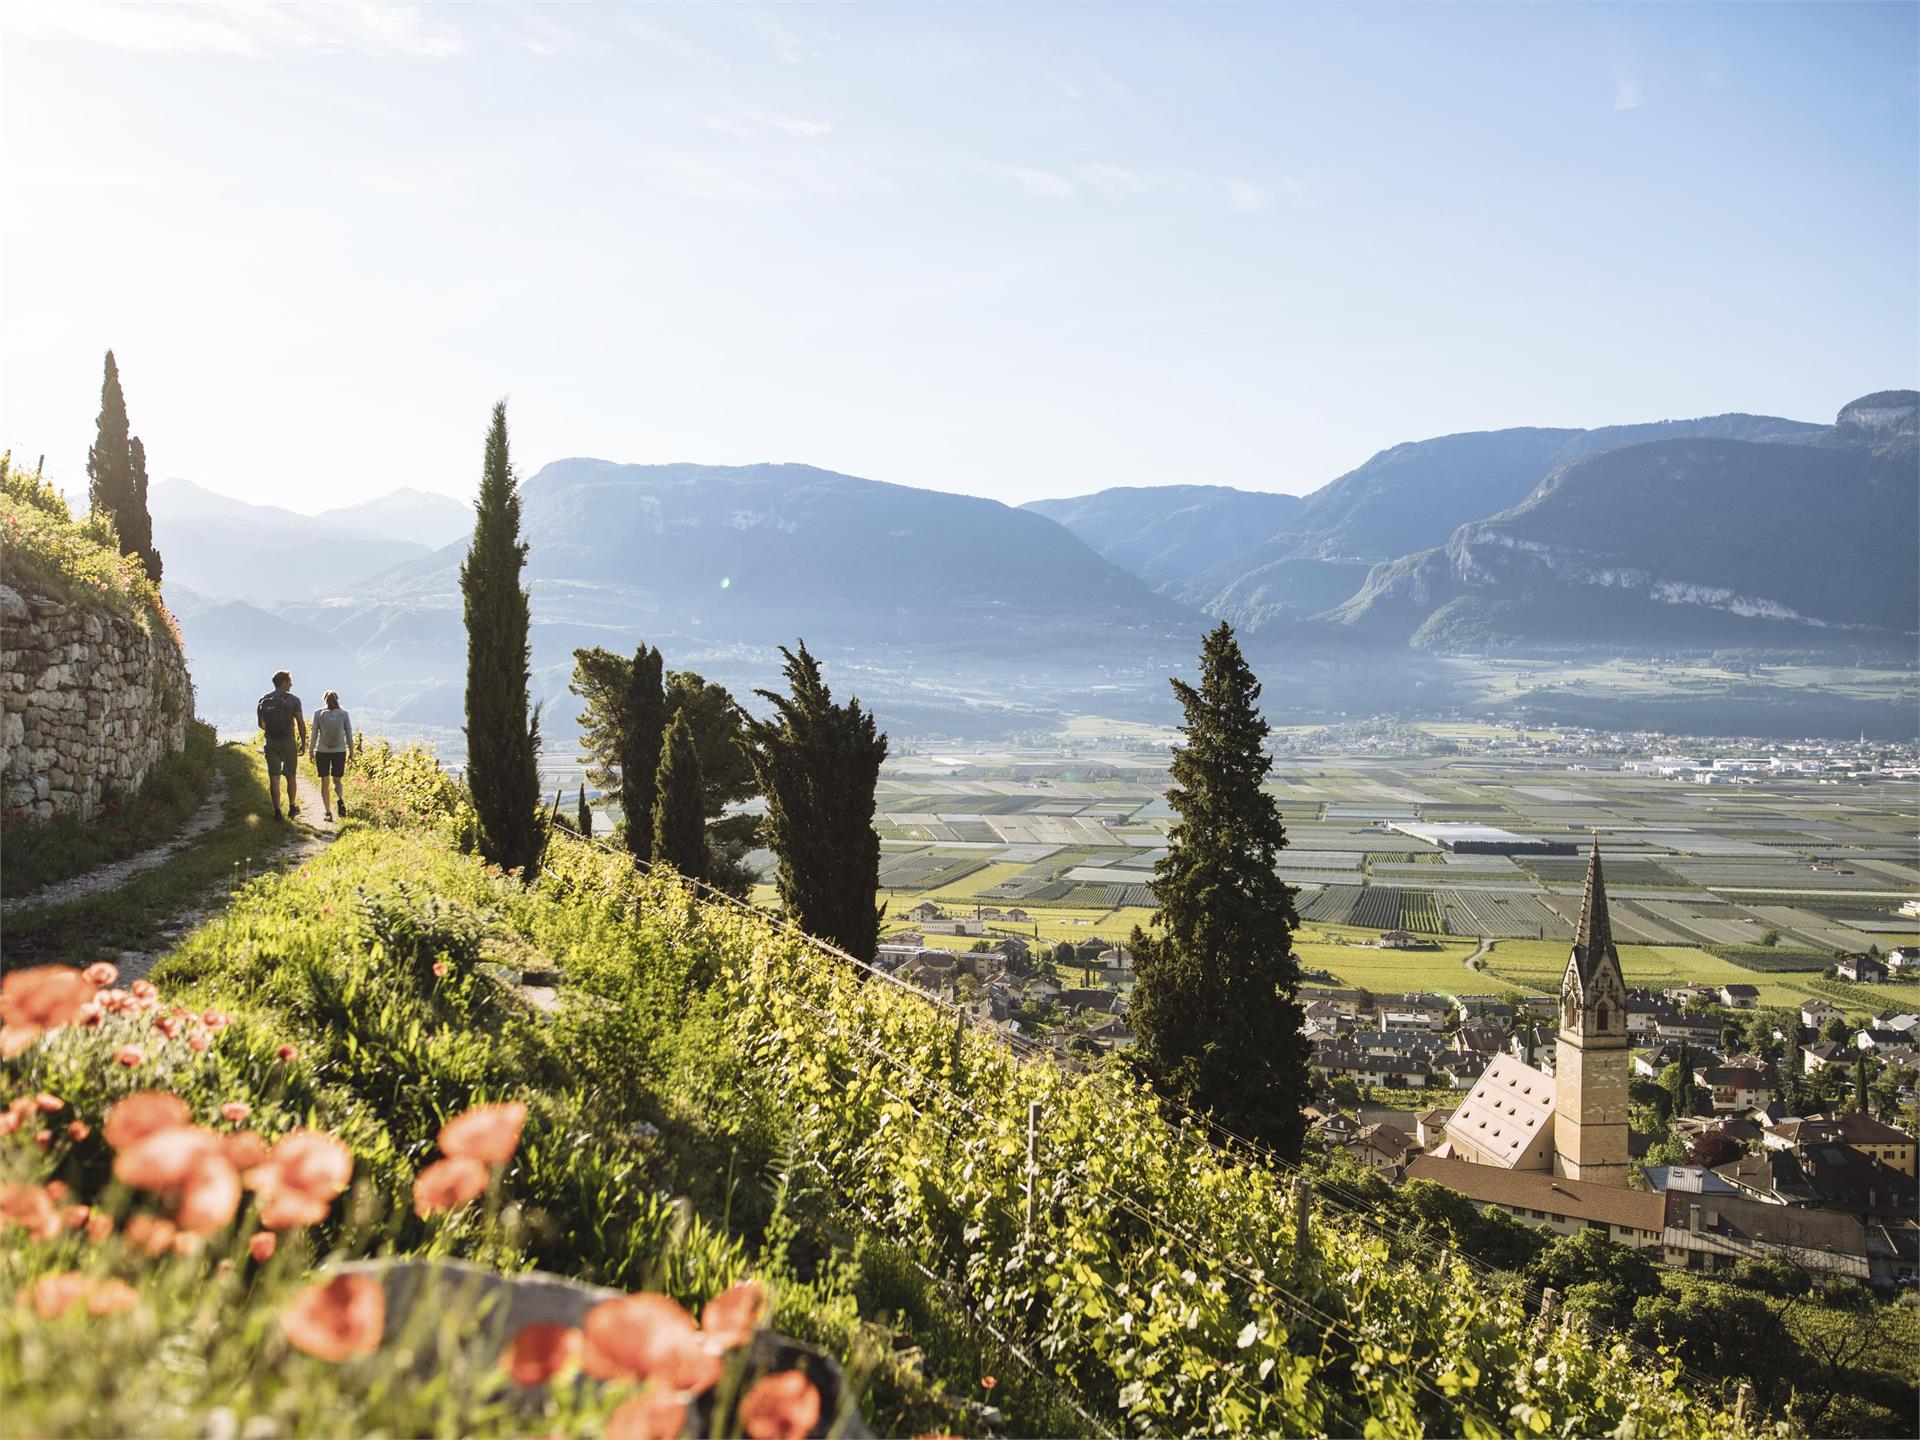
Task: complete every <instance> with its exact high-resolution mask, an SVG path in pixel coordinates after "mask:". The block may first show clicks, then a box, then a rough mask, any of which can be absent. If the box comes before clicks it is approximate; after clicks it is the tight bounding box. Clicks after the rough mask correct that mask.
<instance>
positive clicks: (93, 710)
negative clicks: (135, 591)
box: [0, 585, 193, 820]
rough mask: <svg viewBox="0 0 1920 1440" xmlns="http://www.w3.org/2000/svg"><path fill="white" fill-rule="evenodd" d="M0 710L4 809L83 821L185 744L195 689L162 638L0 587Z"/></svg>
mask: <svg viewBox="0 0 1920 1440" xmlns="http://www.w3.org/2000/svg"><path fill="white" fill-rule="evenodd" d="M0 707H4V709H3V710H0V787H4V797H5V801H6V808H7V809H8V810H9V811H25V812H26V813H27V814H28V815H31V816H33V817H35V818H37V819H43V820H44V819H48V818H50V817H52V816H54V815H78V816H80V817H81V818H82V819H86V818H88V817H90V816H91V815H92V814H93V813H94V811H95V810H96V809H98V808H99V807H100V806H101V805H102V804H103V803H104V802H105V801H106V800H108V799H109V798H112V797H114V796H126V795H131V794H132V793H133V792H134V791H135V790H137V789H138V788H139V787H140V782H141V781H143V780H144V779H146V776H147V771H148V770H149V769H151V768H152V766H153V763H154V762H155V761H156V760H158V759H159V758H160V757H161V756H163V755H167V754H170V753H172V752H174V751H176V750H179V749H181V748H182V747H183V746H184V745H185V744H186V740H187V722H188V720H190V719H191V718H192V716H193V682H192V680H191V678H190V677H189V676H188V674H187V665H186V660H185V658H184V657H183V656H182V655H181V653H180V649H179V646H178V645H176V644H175V643H174V640H173V637H172V636H171V635H170V634H168V633H167V632H166V631H164V630H160V629H154V630H146V629H142V628H141V627H140V626H138V625H136V624H134V623H133V622H132V621H130V620H126V619H123V618H121V617H120V616H117V615H113V614H110V613H107V612H105V611H103V610H94V609H90V608H88V607H86V606H84V605H78V604H73V603H69V602H66V601H61V600H55V599H52V598H50V597H48V596H43V595H35V594H22V593H20V592H19V591H17V590H13V589H11V588H9V587H7V586H4V585H0Z"/></svg>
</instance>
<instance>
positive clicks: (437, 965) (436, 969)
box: [433, 960, 447, 978]
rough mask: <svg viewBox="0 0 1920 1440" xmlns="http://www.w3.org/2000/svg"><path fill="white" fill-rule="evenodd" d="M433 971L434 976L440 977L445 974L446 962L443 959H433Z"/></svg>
mask: <svg viewBox="0 0 1920 1440" xmlns="http://www.w3.org/2000/svg"><path fill="white" fill-rule="evenodd" d="M433 973H434V975H435V977H436V978H438V977H442V976H444V975H445V974H446V973H447V962H446V961H444V960H436V961H434V962H433Z"/></svg>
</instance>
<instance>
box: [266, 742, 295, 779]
mask: <svg viewBox="0 0 1920 1440" xmlns="http://www.w3.org/2000/svg"><path fill="white" fill-rule="evenodd" d="M299 768H300V747H299V745H297V744H296V743H295V742H294V741H292V740H290V739H289V740H269V741H267V778H268V779H269V780H271V779H273V778H275V777H276V776H280V775H284V776H286V777H287V778H288V779H289V780H291V779H293V775H294V772H295V771H296V770H298V769H299Z"/></svg>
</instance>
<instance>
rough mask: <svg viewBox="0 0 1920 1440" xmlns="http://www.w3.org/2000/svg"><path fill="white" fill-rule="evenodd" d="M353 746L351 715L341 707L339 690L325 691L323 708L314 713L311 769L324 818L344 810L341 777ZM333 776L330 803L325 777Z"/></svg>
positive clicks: (343, 813)
mask: <svg viewBox="0 0 1920 1440" xmlns="http://www.w3.org/2000/svg"><path fill="white" fill-rule="evenodd" d="M352 749H353V717H352V716H351V715H349V714H347V712H346V711H344V710H342V709H341V708H340V692H339V691H338V690H329V691H327V693H326V695H325V697H324V699H323V701H322V707H321V708H320V709H318V710H316V711H314V712H313V768H314V770H315V771H317V772H318V773H319V776H320V807H321V809H322V810H324V811H325V812H326V816H327V819H329V820H331V819H333V815H334V811H336V810H338V811H339V812H340V814H342V815H345V814H346V813H347V797H346V796H345V795H343V794H341V793H340V777H341V776H342V775H344V774H345V773H346V770H347V753H348V752H349V751H350V750H352ZM329 775H331V776H332V777H333V804H332V805H331V806H329V805H328V804H327V777H328V776H329Z"/></svg>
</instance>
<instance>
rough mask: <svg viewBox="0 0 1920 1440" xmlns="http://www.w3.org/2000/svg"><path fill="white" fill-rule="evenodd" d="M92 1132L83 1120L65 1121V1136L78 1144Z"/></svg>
mask: <svg viewBox="0 0 1920 1440" xmlns="http://www.w3.org/2000/svg"><path fill="white" fill-rule="evenodd" d="M92 1133H93V1131H92V1129H91V1128H89V1127H88V1125H87V1122H86V1121H84V1120H71V1121H69V1122H68V1123H67V1138H68V1139H69V1140H71V1141H73V1142H74V1143H75V1144H78V1143H79V1142H80V1141H82V1140H84V1139H86V1138H87V1136H89V1135H91V1134H92Z"/></svg>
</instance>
